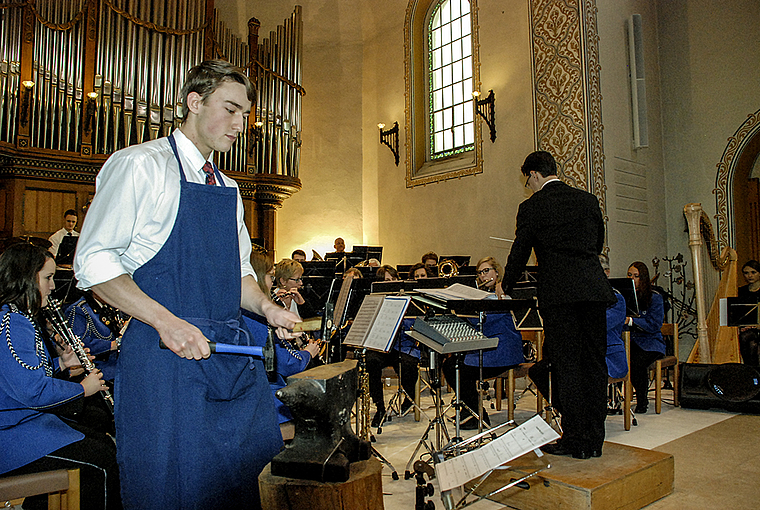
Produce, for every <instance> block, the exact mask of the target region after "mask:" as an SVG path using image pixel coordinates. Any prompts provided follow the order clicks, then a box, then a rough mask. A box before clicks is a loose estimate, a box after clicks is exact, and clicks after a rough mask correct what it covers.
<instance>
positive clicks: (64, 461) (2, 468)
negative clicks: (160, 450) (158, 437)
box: [0, 244, 121, 510]
mask: <svg viewBox="0 0 760 510" xmlns="http://www.w3.org/2000/svg"><path fill="white" fill-rule="evenodd" d="M54 273H55V261H54V260H53V256H52V254H51V253H50V252H48V251H45V250H43V249H42V248H39V247H37V246H33V245H31V244H17V245H13V246H10V247H9V248H8V249H6V250H5V252H3V254H2V255H0V306H1V307H2V308H0V445H2V454H0V475H2V476H13V475H22V474H27V473H36V472H41V471H50V470H55V469H79V470H80V484H81V489H82V490H81V508H82V509H84V510H87V509H104V508H105V509H118V508H121V502H120V497H119V472H118V467H117V465H116V446H115V444H114V442H113V441H112V440H111V439H110V438H109V437H108V436H106V435H105V434H101V433H97V432H93V431H91V430H87V431H86V434H85V433H83V432H82V431H80V430H77V429H75V428H72V426H71V425H69V424H67V423H66V422H64V421H63V420H62V419H61V418H59V417H58V416H57V415H56V412H57V411H59V410H60V409H61V408H62V407H64V406H74V405H75V404H78V403H79V404H81V402H82V400H83V398H84V397H85V396H90V395H94V394H96V393H97V392H99V391H102V390H104V389H105V388H106V386H105V383H104V382H103V379H102V374H100V372H93V373H91V374H89V375H88V376H86V377H85V378H84V379H83V380H82V382H81V383H76V382H71V381H69V380H66V379H63V378H57V377H55V376H56V375H57V374H58V372H59V371H61V370H63V369H66V368H68V367H72V366H75V365H79V364H80V362H79V360H78V359H77V357H76V355H75V354H74V353H73V351H72V350H71V348H69V349H68V350H67V351H65V352H64V353H63V354H62V355H61V356H60V357H56V358H53V357H51V354H50V352H49V351H48V348H47V346H46V345H45V342H44V341H43V339H42V333H41V331H40V329H39V327H38V323H37V321H36V319H35V315H36V314H37V312H39V311H40V309H41V308H42V307H44V306H46V305H47V300H48V296H49V295H50V292H51V291H52V290H53V288H54V287H55V284H54V283H53V274H54ZM46 500H47V496H42V497H35V498H27V500H26V501H25V502H24V508H47V503H46Z"/></svg>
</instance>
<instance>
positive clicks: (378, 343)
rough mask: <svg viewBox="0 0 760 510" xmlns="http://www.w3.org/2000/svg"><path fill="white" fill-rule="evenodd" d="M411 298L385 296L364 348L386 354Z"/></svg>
mask: <svg viewBox="0 0 760 510" xmlns="http://www.w3.org/2000/svg"><path fill="white" fill-rule="evenodd" d="M409 301H411V298H410V297H408V296H386V298H385V299H384V300H383V303H382V305H381V306H380V311H379V312H378V313H377V316H376V317H375V322H374V323H373V324H372V328H371V329H370V330H369V335H368V336H367V339H366V340H365V341H364V347H366V348H368V349H375V350H378V351H384V352H387V351H388V349H389V348H390V344H391V342H392V341H393V337H395V336H396V331H397V330H398V328H399V326H400V325H401V321H402V320H404V313H405V312H406V307H407V306H409Z"/></svg>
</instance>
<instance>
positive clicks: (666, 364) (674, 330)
mask: <svg viewBox="0 0 760 510" xmlns="http://www.w3.org/2000/svg"><path fill="white" fill-rule="evenodd" d="M660 331H661V332H662V336H664V337H670V338H672V340H673V354H672V355H669V356H665V357H664V358H660V359H658V360H657V361H655V362H654V364H653V365H652V366H653V368H654V381H655V387H654V411H655V413H656V414H660V413H661V412H662V369H663V368H670V367H672V368H673V381H672V383H673V405H674V406H678V376H679V373H678V324H674V323H670V322H666V323H664V324H663V325H662V328H661V329H660Z"/></svg>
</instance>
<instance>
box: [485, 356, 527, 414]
mask: <svg viewBox="0 0 760 510" xmlns="http://www.w3.org/2000/svg"><path fill="white" fill-rule="evenodd" d="M532 366H533V363H520V365H519V366H517V367H515V368H510V369H509V370H507V371H506V372H504V373H501V374H499V375H497V376H496V377H492V378H491V379H496V383H495V385H494V386H495V388H494V393H495V398H496V410H497V411H501V401H502V399H503V398H504V381H505V380H506V381H507V420H509V421H512V420H514V419H515V379H518V378H520V377H525V376H527V375H528V369H530V367H532Z"/></svg>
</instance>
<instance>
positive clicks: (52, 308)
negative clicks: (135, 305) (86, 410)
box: [43, 298, 113, 414]
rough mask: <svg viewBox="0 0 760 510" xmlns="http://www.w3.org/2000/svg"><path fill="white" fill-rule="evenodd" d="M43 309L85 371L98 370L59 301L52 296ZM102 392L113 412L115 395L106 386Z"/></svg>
mask: <svg viewBox="0 0 760 510" xmlns="http://www.w3.org/2000/svg"><path fill="white" fill-rule="evenodd" d="M43 310H45V313H46V314H47V317H48V319H49V320H50V324H51V325H52V326H53V329H54V330H55V332H56V333H58V335H59V336H60V337H61V339H62V340H63V341H64V342H66V344H67V345H69V346H71V349H72V350H73V351H74V354H75V355H76V357H77V359H78V360H79V363H81V364H82V368H84V371H85V372H86V373H87V374H89V373H91V372H93V371H95V370H97V368H96V367H95V363H93V362H92V360H91V359H90V357H89V356H88V355H87V353H86V352H85V350H84V345H83V344H82V341H81V340H80V339H79V337H78V336H76V335H75V334H74V332H73V331H71V328H70V327H69V325H68V324H67V323H66V319H64V317H63V314H62V313H61V307H60V305H59V304H58V301H56V300H55V299H52V298H51V299H48V305H47V306H46V307H45V308H43ZM102 394H103V399H104V400H105V402H106V406H107V407H108V410H109V411H111V413H112V414H113V396H112V395H111V392H110V391H109V390H108V388H106V389H105V390H103V391H102Z"/></svg>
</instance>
